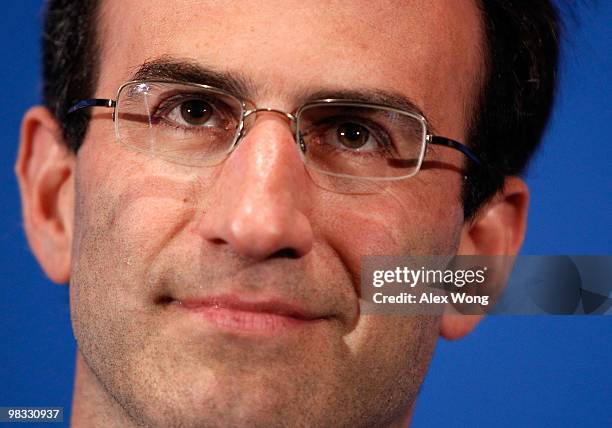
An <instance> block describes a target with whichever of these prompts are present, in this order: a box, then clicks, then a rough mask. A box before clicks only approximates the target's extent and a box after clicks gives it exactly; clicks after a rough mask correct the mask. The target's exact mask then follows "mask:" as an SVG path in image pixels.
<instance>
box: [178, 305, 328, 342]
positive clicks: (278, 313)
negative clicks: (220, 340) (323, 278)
mask: <svg viewBox="0 0 612 428" xmlns="http://www.w3.org/2000/svg"><path fill="white" fill-rule="evenodd" d="M172 304H173V305H174V306H176V307H177V308H179V309H180V310H183V311H187V312H188V313H190V314H192V315H193V316H196V317H200V318H202V319H203V320H204V321H205V322H207V323H209V324H211V325H213V326H215V327H217V328H219V329H221V330H224V331H231V332H235V333H246V334H264V335H266V334H267V335H273V334H279V333H283V332H287V331H290V330H292V329H299V328H303V327H307V326H313V325H315V324H317V323H320V322H323V321H325V320H328V319H329V317H328V316H325V315H323V314H317V313H314V312H312V311H309V310H307V309H305V308H303V307H300V306H299V305H295V304H292V303H290V302H286V301H283V300H279V299H267V300H258V301H245V300H242V299H240V298H238V297H236V296H215V297H206V298H200V299H197V298H196V299H192V298H187V299H180V300H179V299H177V300H174V301H173V302H172Z"/></svg>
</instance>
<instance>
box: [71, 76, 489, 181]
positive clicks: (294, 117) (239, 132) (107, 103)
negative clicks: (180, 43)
mask: <svg viewBox="0 0 612 428" xmlns="http://www.w3.org/2000/svg"><path fill="white" fill-rule="evenodd" d="M146 83H167V84H178V85H186V86H193V87H196V88H200V89H205V90H209V91H212V92H215V93H218V94H221V95H224V96H228V97H230V98H234V99H235V100H236V101H238V102H239V103H240V108H241V112H240V122H239V125H238V127H237V129H236V136H235V137H234V140H233V141H232V143H231V144H230V145H229V149H228V151H227V153H224V154H223V157H227V156H229V155H230V154H231V153H232V151H234V150H235V149H236V147H237V146H238V143H239V142H240V140H241V139H242V137H243V136H244V129H245V127H244V124H245V121H246V119H247V118H248V117H249V116H251V115H253V114H257V113H258V112H270V113H277V114H280V115H281V116H284V117H285V118H287V119H289V121H290V122H291V123H292V124H294V125H295V135H294V140H295V142H296V143H297V144H299V146H300V150H301V154H302V156H301V157H302V161H303V162H304V163H306V161H305V159H304V157H303V154H304V152H305V151H306V147H305V144H304V142H303V140H302V138H301V135H300V129H299V121H298V120H299V117H300V113H301V112H302V111H303V110H305V109H308V108H311V107H313V106H321V105H334V106H353V107H365V108H381V109H384V110H386V111H391V112H395V113H400V114H404V115H407V116H410V117H412V118H414V119H417V120H418V121H419V122H421V124H422V125H423V129H424V134H425V138H424V141H423V142H422V143H421V144H422V147H421V152H420V155H419V161H418V163H417V165H416V167H415V169H414V171H413V172H412V173H411V174H408V175H405V176H399V177H361V176H354V175H348V174H338V173H333V172H329V171H325V170H319V171H320V172H323V173H324V174H328V175H332V176H339V177H347V178H350V179H356V180H372V181H395V180H402V179H406V178H410V177H413V176H415V175H416V174H417V173H418V172H419V171H420V170H421V165H422V163H423V160H424V159H425V156H426V154H427V147H428V145H429V144H434V145H438V146H443V147H448V148H451V149H454V150H457V151H459V152H461V153H462V154H463V155H464V156H466V157H467V158H468V159H470V160H471V161H472V162H474V163H475V164H477V165H479V166H481V167H483V166H484V162H483V161H482V159H481V158H480V157H479V156H478V155H477V154H476V153H475V152H474V151H473V150H472V149H470V148H469V147H468V146H466V145H465V144H462V143H460V142H458V141H456V140H453V139H450V138H447V137H442V136H439V135H433V134H430V133H429V132H428V131H429V126H428V122H427V119H426V118H425V117H424V116H422V115H421V114H419V113H415V112H411V111H406V110H402V109H398V108H395V107H391V106H388V105H385V104H377V103H368V102H363V101H358V100H351V99H342V98H324V99H320V100H312V101H308V102H306V103H304V104H302V105H300V106H299V107H298V108H296V109H295V110H294V112H293V113H289V112H285V111H282V110H278V109H274V108H268V107H263V108H259V107H256V104H255V103H254V102H252V101H251V100H246V99H243V98H242V97H239V96H237V95H235V94H232V93H231V92H228V91H225V90H223V89H219V88H216V87H214V86H210V85H206V84H202V83H193V82H184V81H179V80H170V79H169V80H164V79H145V80H130V81H127V82H125V83H123V84H122V85H121V86H119V89H117V96H116V99H110V98H88V99H83V100H79V101H77V102H76V103H75V104H74V105H73V106H72V107H70V109H68V114H69V115H71V114H73V113H75V112H77V111H80V110H83V109H86V108H90V107H104V108H112V109H114V110H113V114H112V118H113V122H114V123H115V136H116V137H117V138H118V139H119V132H118V120H117V105H118V100H119V96H120V95H121V91H122V90H123V89H124V88H126V87H127V86H129V85H137V84H146ZM247 103H248V104H247ZM248 105H252V106H253V107H254V108H251V109H249V108H248ZM220 157H221V156H220Z"/></svg>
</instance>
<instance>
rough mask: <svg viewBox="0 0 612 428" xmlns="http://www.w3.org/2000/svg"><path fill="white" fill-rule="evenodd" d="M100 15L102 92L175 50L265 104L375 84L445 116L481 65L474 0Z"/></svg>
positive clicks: (231, 6) (144, 2)
mask: <svg viewBox="0 0 612 428" xmlns="http://www.w3.org/2000/svg"><path fill="white" fill-rule="evenodd" d="M99 18H100V25H99V29H100V33H99V34H100V37H101V40H100V41H101V43H100V44H101V47H102V61H101V79H100V87H99V89H100V90H101V91H104V92H107V91H114V90H116V88H117V87H118V86H119V85H120V84H121V83H123V82H124V81H126V80H129V79H130V77H131V76H132V74H133V73H134V71H135V70H136V69H137V68H138V67H139V66H140V65H141V64H142V63H143V62H145V61H148V60H152V59H156V58H159V57H162V56H172V57H176V58H181V59H188V60H190V61H194V62H198V63H201V64H203V65H206V66H209V67H213V68H215V69H220V70H222V71H229V72H239V73H240V74H241V75H243V76H246V77H247V78H248V79H249V80H250V81H251V82H252V83H253V84H254V86H255V87H257V88H259V89H260V93H261V94H262V98H267V100H266V101H269V100H270V99H272V98H275V99H277V100H278V99H282V100H284V101H286V102H287V103H290V99H291V96H292V94H295V93H303V92H304V91H305V90H306V91H307V90H308V89H311V88H312V89H319V90H321V89H327V88H331V89H349V90H350V89H355V88H357V87H359V88H368V89H382V90H387V91H399V92H402V93H404V94H406V95H408V96H410V97H411V98H412V99H413V100H415V101H417V103H418V104H419V105H420V107H421V108H422V109H423V110H424V111H428V110H430V111H432V114H434V115H436V116H438V117H437V119H438V120H444V116H448V115H451V116H453V117H457V116H460V117H461V116H463V114H464V113H465V107H466V106H467V105H469V104H470V103H471V101H470V100H471V98H472V93H473V90H474V89H475V85H477V84H478V83H477V82H478V77H479V76H480V70H481V68H482V67H481V62H482V59H481V55H480V51H481V50H480V48H479V46H480V44H481V36H480V34H481V31H480V28H481V23H480V17H479V12H478V9H477V7H476V5H475V3H474V2H473V1H472V0H436V1H432V0H414V1H411V0H403V1H377V2H371V1H362V0H352V1H350V2H346V1H331V0H325V1H315V0H313V1H303V0H283V1H266V2H261V1H257V0H256V1H250V0H242V1H227V0H223V1H216V0H176V1H172V2H170V1H166V0H105V1H103V2H102V7H101V11H100V17H99ZM111 93H112V92H111ZM444 100H455V101H456V102H455V105H454V106H453V105H452V104H453V103H448V104H450V105H444V104H445V103H444V102H443V101H444ZM276 107H280V106H276ZM282 107H287V106H282ZM442 107H444V108H442Z"/></svg>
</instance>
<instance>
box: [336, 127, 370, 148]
mask: <svg viewBox="0 0 612 428" xmlns="http://www.w3.org/2000/svg"><path fill="white" fill-rule="evenodd" d="M336 136H337V138H338V142H339V143H340V144H341V145H343V146H345V147H347V148H349V149H360V148H362V147H363V146H364V145H365V144H366V143H367V142H368V140H369V139H370V131H368V129H367V128H366V127H365V126H363V125H360V124H358V123H353V122H346V123H342V124H340V125H339V126H338V129H337V130H336Z"/></svg>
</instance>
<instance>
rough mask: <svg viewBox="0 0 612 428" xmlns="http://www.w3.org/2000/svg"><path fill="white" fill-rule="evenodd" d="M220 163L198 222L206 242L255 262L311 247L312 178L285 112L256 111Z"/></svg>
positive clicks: (303, 252)
mask: <svg viewBox="0 0 612 428" xmlns="http://www.w3.org/2000/svg"><path fill="white" fill-rule="evenodd" d="M219 168H221V170H220V172H219V174H218V175H217V178H216V180H215V184H214V187H215V189H214V190H213V192H212V195H211V199H210V200H209V201H208V204H207V209H206V212H205V214H204V215H203V217H202V219H201V221H200V224H199V225H198V229H199V232H200V233H201V235H202V237H203V238H204V239H205V240H206V241H207V242H208V243H210V244H211V245H215V246H227V247H230V248H231V249H232V250H233V251H234V252H236V253H237V254H239V255H241V256H242V257H245V258H248V259H252V260H257V261H260V260H264V259H267V258H272V257H292V258H297V257H302V256H304V255H306V254H307V253H308V252H310V250H311V248H312V245H313V230H312V226H311V223H310V220H309V209H310V205H311V202H310V201H311V198H310V196H309V191H308V188H309V184H310V183H309V182H308V180H307V177H308V175H307V173H306V170H305V168H304V164H303V162H302V160H301V158H300V154H299V152H298V149H297V145H296V144H295V142H294V137H293V134H292V132H291V129H290V127H289V126H288V124H287V121H286V120H284V119H283V117H281V116H279V115H276V114H273V113H262V114H259V115H258V117H257V119H256V121H255V123H254V124H253V126H252V127H251V129H250V130H249V132H248V133H247V134H246V136H244V137H243V139H242V141H241V142H240V144H239V145H238V146H237V147H236V149H235V150H234V151H233V152H232V154H231V155H230V156H229V157H228V158H227V159H226V160H225V162H223V164H221V165H220V166H219Z"/></svg>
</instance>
